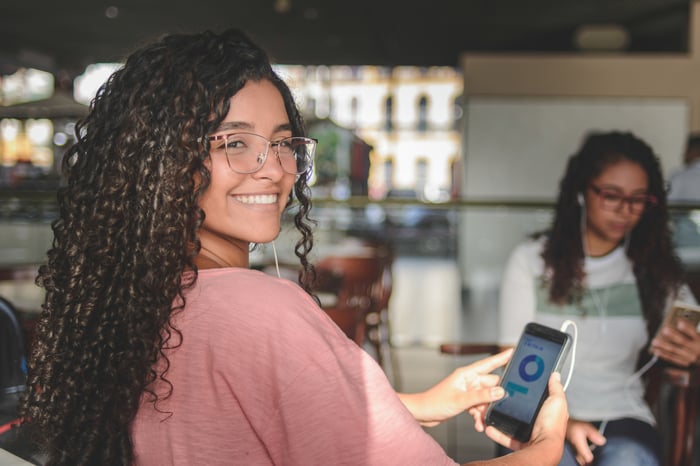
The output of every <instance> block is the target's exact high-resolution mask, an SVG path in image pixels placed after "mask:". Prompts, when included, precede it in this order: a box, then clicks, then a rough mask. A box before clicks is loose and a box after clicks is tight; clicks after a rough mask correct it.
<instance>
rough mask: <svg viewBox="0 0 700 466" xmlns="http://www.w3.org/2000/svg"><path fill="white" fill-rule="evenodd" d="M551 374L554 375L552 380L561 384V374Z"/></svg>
mask: <svg viewBox="0 0 700 466" xmlns="http://www.w3.org/2000/svg"><path fill="white" fill-rule="evenodd" d="M552 374H553V375H554V380H556V381H557V382H561V374H560V373H559V372H553V373H552Z"/></svg>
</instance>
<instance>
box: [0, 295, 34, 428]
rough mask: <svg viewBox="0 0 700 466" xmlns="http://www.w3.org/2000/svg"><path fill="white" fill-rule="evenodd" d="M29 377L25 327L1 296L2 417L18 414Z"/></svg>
mask: <svg viewBox="0 0 700 466" xmlns="http://www.w3.org/2000/svg"><path fill="white" fill-rule="evenodd" d="M26 378H27V357H26V351H25V345H24V334H23V332H22V327H21V326H20V323H19V318H18V315H17V312H16V311H15V309H14V307H13V306H12V304H11V303H10V302H9V301H8V300H6V299H4V298H2V297H0V421H2V420H5V419H6V418H11V417H12V416H16V412H17V403H18V400H19V396H20V394H21V393H22V392H23V391H24V390H25V382H26ZM0 423H1V422H0Z"/></svg>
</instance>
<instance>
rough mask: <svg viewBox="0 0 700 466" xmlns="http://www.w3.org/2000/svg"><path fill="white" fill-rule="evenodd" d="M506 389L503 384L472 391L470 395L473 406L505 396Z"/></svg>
mask: <svg viewBox="0 0 700 466" xmlns="http://www.w3.org/2000/svg"><path fill="white" fill-rule="evenodd" d="M505 394H506V391H505V390H504V389H503V387H501V386H498V385H497V386H495V387H488V388H480V389H478V390H474V391H470V392H469V397H470V398H471V400H470V401H471V404H472V406H476V405H479V404H488V403H491V402H492V401H498V400H500V399H501V398H503V397H504V396H505Z"/></svg>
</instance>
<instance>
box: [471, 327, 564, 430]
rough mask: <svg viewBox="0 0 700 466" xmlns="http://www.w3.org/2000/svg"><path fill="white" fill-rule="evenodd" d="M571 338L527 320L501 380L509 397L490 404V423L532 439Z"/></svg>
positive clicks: (487, 420)
mask: <svg viewBox="0 0 700 466" xmlns="http://www.w3.org/2000/svg"><path fill="white" fill-rule="evenodd" d="M570 341H571V337H570V336H569V335H568V334H566V333H564V332H561V331H559V330H555V329H553V328H550V327H546V326H544V325H540V324H537V323H534V322H531V323H529V324H527V325H526V326H525V330H524V332H523V334H522V335H521V337H520V341H519V342H518V344H517V346H516V348H515V352H514V353H513V357H512V358H511V360H510V362H509V363H508V366H507V367H506V369H505V372H504V374H503V377H502V379H501V382H500V385H501V386H502V387H503V388H504V389H505V391H506V397H505V398H503V399H502V400H499V401H497V402H494V403H491V404H490V405H489V408H488V410H487V412H486V420H485V421H486V425H492V426H494V427H496V428H497V429H499V430H500V431H502V432H503V433H505V434H508V435H510V436H512V437H513V438H515V439H516V440H518V441H520V442H523V443H525V442H527V441H529V440H530V436H531V434H532V426H533V424H534V421H535V418H536V417H537V413H538V412H539V410H540V408H541V406H542V403H543V402H544V400H545V399H546V398H547V395H548V394H549V391H548V388H547V384H548V381H549V377H550V374H551V373H552V372H554V371H559V370H560V369H561V366H562V365H563V363H564V361H565V359H566V356H567V354H568V351H569V346H570Z"/></svg>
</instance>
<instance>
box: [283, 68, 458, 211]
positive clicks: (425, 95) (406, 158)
mask: <svg viewBox="0 0 700 466" xmlns="http://www.w3.org/2000/svg"><path fill="white" fill-rule="evenodd" d="M278 71H279V72H280V74H281V75H282V76H283V78H284V79H285V80H286V81H287V83H288V84H289V85H290V87H291V88H292V90H293V92H294V94H295V97H296V99H297V102H298V104H299V106H300V108H301V109H302V112H303V113H304V115H305V117H306V118H307V119H314V118H320V119H323V118H330V119H331V120H333V121H335V122H336V123H337V124H338V125H340V126H343V127H345V128H348V129H351V130H353V131H355V133H356V134H357V136H359V137H360V138H362V139H363V140H364V141H366V142H367V143H368V144H370V145H371V146H372V147H373V150H372V154H371V164H370V174H369V195H370V197H371V198H374V199H382V198H385V197H387V196H388V195H392V194H395V195H399V193H401V194H400V195H401V196H402V197H410V196H411V195H415V198H417V199H420V200H425V201H431V202H440V201H446V200H449V199H450V198H451V197H455V196H457V195H458V189H459V185H460V183H459V179H458V174H459V173H460V163H461V130H462V128H461V117H462V107H461V104H460V100H461V95H462V92H463V80H462V75H461V73H460V72H459V71H458V70H457V69H455V68H449V67H433V68H416V67H396V68H387V67H374V66H359V67H350V66H333V67H326V66H309V67H304V66H279V67H278Z"/></svg>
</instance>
